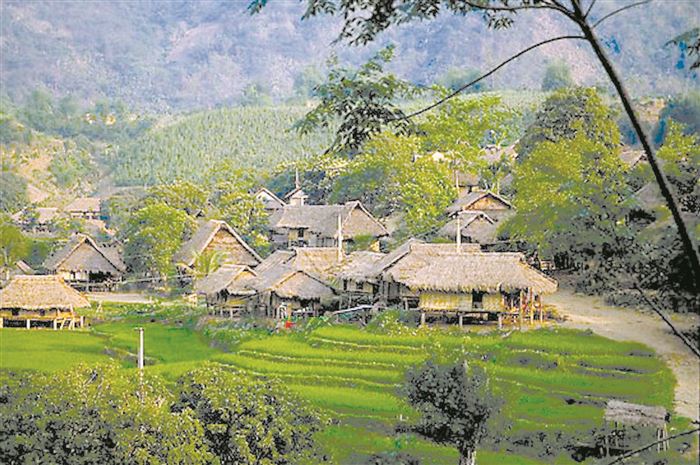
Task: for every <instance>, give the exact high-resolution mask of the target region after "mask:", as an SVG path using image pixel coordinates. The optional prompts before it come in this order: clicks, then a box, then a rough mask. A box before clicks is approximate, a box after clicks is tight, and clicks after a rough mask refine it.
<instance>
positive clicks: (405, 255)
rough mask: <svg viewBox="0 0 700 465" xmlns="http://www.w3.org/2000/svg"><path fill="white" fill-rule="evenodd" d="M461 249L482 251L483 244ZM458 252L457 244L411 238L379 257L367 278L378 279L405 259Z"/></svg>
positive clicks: (473, 251)
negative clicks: (428, 242) (436, 242)
mask: <svg viewBox="0 0 700 465" xmlns="http://www.w3.org/2000/svg"><path fill="white" fill-rule="evenodd" d="M460 250H461V252H462V253H475V252H480V251H481V246H480V245H479V244H462V245H461V249H460ZM456 252H457V246H456V244H427V243H425V242H423V241H420V240H418V239H409V240H408V241H406V242H404V243H403V244H402V245H401V246H399V247H397V248H396V249H394V250H392V251H391V252H390V253H388V254H386V255H384V256H383V257H382V258H379V259H377V260H376V262H375V263H374V264H373V265H372V266H368V267H367V268H366V269H367V272H368V273H367V275H366V276H365V280H367V281H376V280H378V279H380V278H381V277H382V274H383V273H385V272H386V271H387V270H389V269H390V268H392V267H394V266H397V264H399V263H401V262H404V261H406V262H412V261H413V260H423V261H429V260H430V259H431V258H432V257H437V256H440V255H449V254H454V253H456ZM358 277H359V276H358Z"/></svg>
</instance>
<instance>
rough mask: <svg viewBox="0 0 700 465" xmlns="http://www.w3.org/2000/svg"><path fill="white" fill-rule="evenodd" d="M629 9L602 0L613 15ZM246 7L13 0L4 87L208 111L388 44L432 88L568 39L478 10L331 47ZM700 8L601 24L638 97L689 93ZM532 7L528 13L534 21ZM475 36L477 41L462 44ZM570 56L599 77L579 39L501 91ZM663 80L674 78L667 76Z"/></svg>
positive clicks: (548, 52) (283, 96)
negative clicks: (685, 40)
mask: <svg viewBox="0 0 700 465" xmlns="http://www.w3.org/2000/svg"><path fill="white" fill-rule="evenodd" d="M623 4H625V2H623V1H622V0H615V1H607V2H599V5H598V6H597V8H596V10H597V11H598V13H597V14H598V15H601V16H602V15H604V14H605V13H606V12H608V11H612V10H613V9H614V8H617V7H619V6H621V5H623ZM246 5H247V2H227V1H222V0H216V1H202V2H195V1H191V0H177V1H169V2H82V1H64V2H61V6H60V8H56V3H55V2H51V1H35V2H24V1H14V0H8V1H5V2H3V4H2V15H1V19H0V21H1V24H0V26H1V27H2V31H3V40H2V42H0V57H1V58H0V60H1V62H0V64H1V66H0V68H1V69H2V73H0V87H2V89H3V92H5V93H7V95H8V96H10V97H12V98H13V99H15V100H17V99H18V98H20V99H21V98H22V97H24V96H26V95H27V94H28V93H29V92H30V90H31V89H35V88H42V87H43V88H46V89H47V90H48V91H50V93H52V94H54V95H55V96H57V97H62V96H67V95H70V96H73V97H75V98H77V99H78V100H83V101H87V102H90V103H92V102H94V101H96V100H98V99H101V98H109V99H112V100H114V99H117V100H123V101H125V102H126V103H128V104H129V105H130V106H131V107H133V108H136V109H146V108H147V109H149V110H163V109H168V110H171V109H179V110H180V109H187V110H190V109H201V108H211V107H214V106H222V105H231V104H233V103H239V102H241V101H243V102H245V101H247V100H250V99H251V98H253V99H254V98H259V97H260V96H263V97H266V98H269V99H274V100H277V101H280V100H287V99H289V98H293V97H304V94H307V93H308V91H309V89H310V88H311V87H312V85H313V84H314V83H315V82H317V80H318V78H319V76H320V75H322V74H323V68H324V67H325V61H326V60H327V59H328V57H329V56H330V55H331V54H332V53H335V54H337V55H338V56H339V58H340V59H341V60H345V61H349V62H351V63H354V64H357V63H359V62H362V61H364V60H365V59H366V58H367V57H368V56H369V55H370V54H371V53H373V51H374V50H376V48H377V47H379V46H382V45H384V44H386V43H390V42H391V43H395V44H396V45H397V56H396V60H395V61H394V63H392V68H393V71H395V72H396V73H397V74H398V75H400V76H402V77H404V78H406V79H409V80H411V81H413V82H416V83H430V82H434V81H437V80H439V78H440V77H441V76H445V75H449V74H450V72H452V71H454V69H455V68H460V69H462V70H465V71H469V70H471V71H478V70H485V69H487V68H489V67H492V66H493V65H495V64H496V63H498V62H499V61H500V60H502V59H503V58H505V57H506V56H508V55H509V54H511V53H513V52H514V51H517V50H520V49H522V48H523V47H525V46H526V45H529V44H530V43H532V42H535V41H538V40H543V39H546V38H548V37H553V36H555V35H560V34H565V33H568V32H570V31H569V30H568V29H567V27H566V25H565V24H564V23H563V22H562V21H561V20H560V19H559V18H556V17H554V16H552V17H550V16H547V15H540V16H538V18H539V19H538V27H537V28H531V27H530V25H529V24H530V23H529V22H527V21H520V22H518V24H516V26H515V27H514V28H513V29H512V30H508V31H490V30H488V29H487V28H486V27H485V25H484V23H483V21H482V19H481V17H480V15H478V14H473V15H468V16H467V17H466V18H464V17H454V16H451V15H443V16H441V17H440V18H438V19H437V20H436V21H431V22H426V23H414V24H411V25H410V26H406V27H400V28H397V29H395V30H393V31H391V32H388V33H385V34H383V35H382V36H381V38H380V40H378V41H377V44H376V46H375V47H374V50H373V49H372V47H369V48H365V47H361V48H351V47H347V46H341V45H337V46H331V42H332V41H333V39H334V38H336V36H337V34H338V31H339V27H340V24H339V23H337V22H334V21H331V20H328V21H326V20H324V19H312V20H308V21H301V20H300V18H301V16H302V14H303V8H304V5H303V4H300V3H299V2H274V3H273V4H271V7H270V8H267V9H265V10H264V11H263V12H262V13H261V14H258V15H255V16H250V15H249V14H248V12H247V11H246ZM698 13H700V7H698V4H696V3H693V2H685V1H682V2H681V1H679V2H655V3H652V4H650V5H645V6H643V7H640V8H635V9H632V10H630V11H628V12H626V13H625V14H623V15H620V16H618V17H616V18H614V19H612V20H610V21H607V22H605V23H604V24H603V25H602V26H601V28H600V29H599V30H600V33H601V36H602V37H603V38H604V40H605V44H606V46H607V48H608V51H609V53H610V54H611V55H612V56H613V58H614V59H615V61H616V62H617V64H618V65H619V67H620V69H621V70H623V75H624V77H625V78H626V80H627V81H628V82H629V83H630V85H631V87H632V90H633V91H634V92H635V93H636V94H637V95H642V94H645V95H649V94H657V95H668V94H675V93H679V92H681V91H683V90H685V89H687V88H689V87H692V86H694V85H695V84H696V83H697V75H690V76H689V75H688V73H687V69H679V68H682V67H683V64H684V61H683V60H684V57H682V56H679V52H678V49H677V48H675V49H674V48H673V47H670V46H664V44H665V43H667V42H668V41H669V40H670V39H671V38H673V37H675V36H676V35H678V34H680V33H681V32H684V31H685V30H687V29H689V28H690V27H692V26H696V24H694V23H693V20H694V18H697V16H698ZM525 14H526V13H523V15H525ZM464 37H470V38H471V39H470V42H469V43H465V42H464ZM561 60H563V61H565V62H566V63H567V64H568V66H569V67H571V71H572V73H571V74H572V75H573V76H575V80H576V81H577V83H578V84H585V85H594V84H598V83H600V82H601V81H602V79H601V74H600V71H599V70H598V69H597V68H596V67H595V65H594V63H595V62H594V60H593V59H592V55H591V53H590V51H589V50H588V49H587V48H585V47H584V46H583V45H581V44H576V43H573V42H569V43H561V44H558V45H553V46H550V47H545V48H542V49H541V50H538V51H536V52H534V53H533V54H531V55H529V56H528V57H527V58H525V59H523V60H520V61H518V62H516V63H514V64H512V65H510V66H509V67H508V68H507V69H505V70H503V71H502V72H500V73H498V74H497V75H495V76H494V77H493V79H491V80H490V81H489V82H488V83H487V85H489V86H491V87H495V88H516V89H517V88H523V87H528V88H540V85H541V83H542V79H543V77H544V74H545V69H546V67H547V64H548V63H554V62H557V63H558V62H560V61H561ZM660 75H663V76H664V79H656V77H658V76H660Z"/></svg>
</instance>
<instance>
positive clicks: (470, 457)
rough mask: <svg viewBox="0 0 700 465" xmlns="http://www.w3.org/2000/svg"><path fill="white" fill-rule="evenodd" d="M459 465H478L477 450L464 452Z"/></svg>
mask: <svg viewBox="0 0 700 465" xmlns="http://www.w3.org/2000/svg"><path fill="white" fill-rule="evenodd" d="M459 465H476V450H474V449H469V450H466V451H463V452H462V453H461V454H460V456H459Z"/></svg>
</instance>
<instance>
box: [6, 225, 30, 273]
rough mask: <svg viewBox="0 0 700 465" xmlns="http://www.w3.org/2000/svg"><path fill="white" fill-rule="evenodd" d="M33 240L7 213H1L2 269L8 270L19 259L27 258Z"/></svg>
mask: <svg viewBox="0 0 700 465" xmlns="http://www.w3.org/2000/svg"><path fill="white" fill-rule="evenodd" d="M30 251H31V241H30V240H29V239H28V238H27V237H25V236H24V234H22V231H20V229H19V228H18V227H17V226H15V225H14V224H13V223H12V220H11V219H10V218H9V217H8V216H6V215H0V269H5V270H6V271H7V270H8V269H9V268H10V267H12V266H14V264H15V263H16V262H17V261H18V260H22V259H25V258H27V256H28V255H29V253H30Z"/></svg>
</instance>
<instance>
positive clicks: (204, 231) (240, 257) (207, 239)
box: [173, 220, 262, 274]
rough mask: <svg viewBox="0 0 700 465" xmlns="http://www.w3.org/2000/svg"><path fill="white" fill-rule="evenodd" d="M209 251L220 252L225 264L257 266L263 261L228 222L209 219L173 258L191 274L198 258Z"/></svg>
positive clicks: (186, 272)
mask: <svg viewBox="0 0 700 465" xmlns="http://www.w3.org/2000/svg"><path fill="white" fill-rule="evenodd" d="M209 252H211V253H220V254H221V256H222V261H223V264H225V265H245V266H250V267H255V266H257V265H258V263H260V262H261V261H262V259H261V258H260V256H259V255H258V254H257V253H256V252H255V250H253V248H252V247H251V246H249V245H248V244H247V243H246V242H245V241H244V240H243V238H242V237H241V236H240V235H239V234H238V233H237V232H236V231H235V230H234V229H233V228H232V227H231V226H229V225H228V223H226V222H225V221H220V220H209V221H206V222H204V223H202V224H200V226H199V228H198V229H197V231H196V232H195V233H194V235H193V236H192V238H190V240H189V241H187V242H186V243H184V244H183V245H182V247H181V248H180V250H179V251H178V252H177V253H176V254H175V256H174V257H173V260H174V261H175V263H176V264H177V265H178V266H179V267H180V269H181V270H182V271H184V272H185V274H189V273H191V272H192V271H194V269H195V268H196V262H197V258H198V257H199V256H201V255H202V254H204V253H209Z"/></svg>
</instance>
